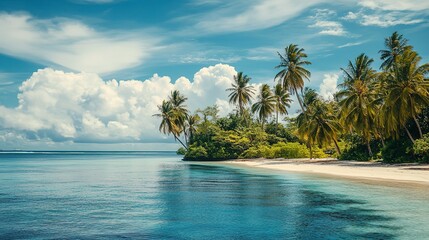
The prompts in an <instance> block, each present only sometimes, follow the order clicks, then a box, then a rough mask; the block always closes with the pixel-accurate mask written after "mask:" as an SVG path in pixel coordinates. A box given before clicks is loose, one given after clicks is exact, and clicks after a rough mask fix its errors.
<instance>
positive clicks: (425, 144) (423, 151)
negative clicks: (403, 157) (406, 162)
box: [413, 133, 429, 162]
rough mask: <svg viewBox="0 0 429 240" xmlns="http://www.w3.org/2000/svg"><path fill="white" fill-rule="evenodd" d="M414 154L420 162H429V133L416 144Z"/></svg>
mask: <svg viewBox="0 0 429 240" xmlns="http://www.w3.org/2000/svg"><path fill="white" fill-rule="evenodd" d="M413 152H414V154H415V155H416V157H417V158H418V160H419V161H420V162H429V133H426V134H425V135H423V138H421V139H417V140H416V141H415V142H414V145H413Z"/></svg>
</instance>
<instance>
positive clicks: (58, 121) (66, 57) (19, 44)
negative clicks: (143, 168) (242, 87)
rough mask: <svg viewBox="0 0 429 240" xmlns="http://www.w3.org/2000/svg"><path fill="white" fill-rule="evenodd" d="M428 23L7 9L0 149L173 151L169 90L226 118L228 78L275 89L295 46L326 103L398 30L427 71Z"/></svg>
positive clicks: (107, 8) (81, 6)
mask: <svg viewBox="0 0 429 240" xmlns="http://www.w3.org/2000/svg"><path fill="white" fill-rule="evenodd" d="M428 15H429V2H428V1H422V0H410V1H389V0H362V1H348V0H340V1H324V0H311V1H298V2H297V1H292V0H265V1H264V0H247V1H243V0H232V1H222V0H200V1H198V0H188V1H163V0H145V1H137V0H64V1H60V0H58V1H48V0H45V1H42V0H33V1H19V0H3V1H0V35H1V36H2V37H1V38H0V149H2V148H3V149H5V148H10V149H15V148H25V149H30V148H34V149H88V148H89V149H92V148H94V149H104V148H108V149H112V148H115V149H116V148H117V149H127V148H130V149H148V148H150V149H153V148H157V149H167V148H169V149H171V148H175V147H176V145H175V144H174V143H172V141H171V139H170V138H166V137H165V136H162V135H160V134H159V133H158V132H157V126H156V125H157V121H158V120H157V119H154V118H153V117H152V114H153V113H155V112H156V105H157V104H159V102H160V101H161V100H162V99H163V98H165V97H166V95H167V94H168V93H169V91H171V90H172V89H179V90H181V91H182V92H184V93H185V94H187V95H188V97H189V103H188V105H189V107H190V108H191V109H192V110H195V109H197V108H201V107H204V106H205V105H212V104H215V103H216V104H218V105H219V106H220V108H221V113H223V114H225V113H226V112H228V111H230V110H231V109H232V106H228V104H227V102H226V101H225V100H226V93H225V92H224V89H225V88H226V87H227V86H229V85H230V83H231V78H232V76H233V75H234V74H235V73H236V71H243V72H244V73H245V74H247V75H248V76H250V77H251V78H252V81H253V83H254V84H255V86H256V87H257V85H258V84H260V83H270V84H273V76H274V75H275V74H276V71H277V70H276V69H275V68H274V67H275V66H276V65H277V64H278V63H279V59H278V56H277V53H276V52H277V51H279V52H282V51H283V49H284V47H285V46H287V45H288V44H290V43H295V44H298V45H299V46H300V47H303V48H304V49H305V50H306V52H307V53H308V55H309V60H310V61H311V62H312V65H311V66H310V67H309V70H310V71H311V72H312V78H311V81H310V82H308V83H307V86H310V87H313V88H315V89H317V90H318V91H319V92H320V93H321V94H322V95H323V96H325V97H327V98H329V97H330V95H331V94H332V92H334V91H335V90H336V89H335V86H336V84H337V83H338V82H341V80H342V76H341V73H340V72H339V69H340V67H345V66H346V65H347V62H348V60H351V59H353V58H355V57H356V56H358V55H359V54H360V53H366V54H368V55H369V56H370V57H372V58H374V59H375V64H374V67H375V68H378V67H379V64H380V61H379V55H378V51H379V50H380V49H383V40H384V38H385V37H387V36H389V35H390V34H391V33H392V32H394V31H399V32H400V33H401V34H403V35H404V36H405V37H406V38H408V39H409V43H410V44H412V45H413V46H414V47H415V49H416V50H417V51H418V52H419V53H420V55H421V56H422V58H423V62H428V60H429V51H428V48H427V43H426V40H427V39H428V37H429V21H428V20H429V18H428ZM295 105H296V104H295ZM295 105H294V106H292V109H291V111H290V112H292V113H294V112H295V111H296V106H295ZM157 143H158V145H157Z"/></svg>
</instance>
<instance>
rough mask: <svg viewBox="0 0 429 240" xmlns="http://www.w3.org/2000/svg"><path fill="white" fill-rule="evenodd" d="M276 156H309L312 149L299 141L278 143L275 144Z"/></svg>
mask: <svg viewBox="0 0 429 240" xmlns="http://www.w3.org/2000/svg"><path fill="white" fill-rule="evenodd" d="M273 149H274V157H276V158H278V157H281V158H308V157H310V151H309V150H308V148H307V147H306V146H305V145H302V144H300V143H297V142H289V143H283V142H281V143H277V144H274V145H273Z"/></svg>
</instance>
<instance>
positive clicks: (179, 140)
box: [173, 134, 188, 150]
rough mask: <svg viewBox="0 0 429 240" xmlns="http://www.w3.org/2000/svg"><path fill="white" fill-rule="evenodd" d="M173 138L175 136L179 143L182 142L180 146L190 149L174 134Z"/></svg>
mask: <svg viewBox="0 0 429 240" xmlns="http://www.w3.org/2000/svg"><path fill="white" fill-rule="evenodd" d="M173 136H174V139H175V140H177V141H179V142H180V144H182V146H183V147H184V148H185V149H186V150H188V147H187V146H186V145H185V144H183V142H182V141H181V140H180V139H179V138H178V137H177V136H176V134H173Z"/></svg>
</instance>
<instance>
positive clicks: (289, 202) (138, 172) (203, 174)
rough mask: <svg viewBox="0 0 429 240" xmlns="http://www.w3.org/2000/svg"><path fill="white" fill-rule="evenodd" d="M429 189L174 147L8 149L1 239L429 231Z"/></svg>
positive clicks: (412, 235)
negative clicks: (239, 164) (251, 165)
mask: <svg viewBox="0 0 429 240" xmlns="http://www.w3.org/2000/svg"><path fill="white" fill-rule="evenodd" d="M427 190H428V189H424V188H395V187H392V186H377V185H369V184H363V183H356V182H351V181H347V180H339V179H330V178H323V177H317V176H311V175H303V174H292V173H290V174H284V173H282V174H275V173H272V172H267V171H259V170H253V169H241V168H236V167H227V166H222V165H213V164H201V163H186V162H182V161H180V157H178V156H176V155H175V154H174V153H168V152H137V153H136V152H122V153H112V152H95V153H94V152H93V153H85V152H80V153H52V152H47V153H19V154H18V153H9V154H8V153H1V154H0V223H2V224H0V239H57V238H67V239H112V238H131V239H261V238H267V239H427V237H428V236H429V228H428V227H427V226H428V224H429V201H428V199H429V198H428V197H429V195H428V193H427V192H428V191H427Z"/></svg>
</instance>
